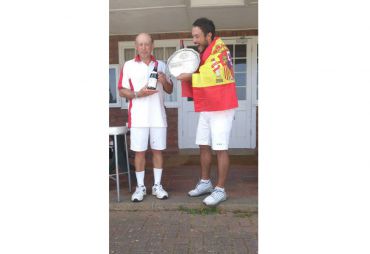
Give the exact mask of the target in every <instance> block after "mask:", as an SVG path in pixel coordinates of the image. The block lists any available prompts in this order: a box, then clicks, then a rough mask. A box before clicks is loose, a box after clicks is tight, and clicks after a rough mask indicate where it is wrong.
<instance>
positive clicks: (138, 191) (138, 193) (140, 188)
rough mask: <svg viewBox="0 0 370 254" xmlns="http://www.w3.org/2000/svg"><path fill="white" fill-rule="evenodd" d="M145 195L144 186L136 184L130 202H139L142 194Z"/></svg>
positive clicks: (142, 197)
mask: <svg viewBox="0 0 370 254" xmlns="http://www.w3.org/2000/svg"><path fill="white" fill-rule="evenodd" d="M145 195H146V188H145V186H137V187H136V189H135V192H134V194H132V196H131V201H132V202H141V201H143V199H144V196H145Z"/></svg>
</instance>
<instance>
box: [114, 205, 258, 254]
mask: <svg viewBox="0 0 370 254" xmlns="http://www.w3.org/2000/svg"><path fill="white" fill-rule="evenodd" d="M257 218H258V217H257V213H243V212H241V213H236V212H223V211H220V212H218V213H213V214H205V215H202V214H192V213H191V212H188V211H153V210H152V211H111V212H110V221H109V226H110V244H109V245H110V246H109V247H110V251H109V253H111V254H113V253H115V254H126V253H127V254H134V253H143V254H144V253H153V254H154V253H179V254H181V253H187V254H189V253H225V254H232V253H235V254H236V253H238V254H239V253H243V254H256V253H257V223H258V220H257Z"/></svg>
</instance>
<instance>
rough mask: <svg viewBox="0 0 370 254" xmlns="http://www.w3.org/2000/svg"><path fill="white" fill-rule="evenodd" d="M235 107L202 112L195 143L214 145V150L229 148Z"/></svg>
mask: <svg viewBox="0 0 370 254" xmlns="http://www.w3.org/2000/svg"><path fill="white" fill-rule="evenodd" d="M234 115H235V109H228V110H223V111H212V112H200V114H199V122H198V128H197V136H196V139H195V143H196V144H197V145H208V146H210V145H212V150H227V149H228V148H229V139H230V132H231V127H232V124H233V120H234Z"/></svg>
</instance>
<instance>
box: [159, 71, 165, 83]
mask: <svg viewBox="0 0 370 254" xmlns="http://www.w3.org/2000/svg"><path fill="white" fill-rule="evenodd" d="M158 81H159V83H161V84H165V83H166V82H167V79H166V75H165V74H164V73H163V72H161V71H159V72H158Z"/></svg>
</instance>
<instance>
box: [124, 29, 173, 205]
mask: <svg viewBox="0 0 370 254" xmlns="http://www.w3.org/2000/svg"><path fill="white" fill-rule="evenodd" d="M135 48H136V50H137V52H138V55H137V56H136V57H135V58H134V59H132V60H130V61H127V62H125V64H124V66H123V68H122V71H121V74H120V79H119V82H118V88H119V95H120V96H121V97H125V98H127V99H129V108H128V125H129V128H130V132H131V134H130V141H131V142H130V143H131V145H130V149H131V150H132V151H135V171H136V172H135V173H136V179H137V187H136V190H135V192H134V193H133V194H132V197H131V201H133V202H140V201H142V200H143V198H144V196H145V195H146V187H145V185H144V176H145V152H146V150H147V148H148V140H149V141H150V147H151V149H152V153H153V166H154V167H153V173H154V185H153V187H152V194H153V195H155V196H156V197H157V198H159V199H166V198H168V193H167V192H166V191H165V190H164V189H163V187H162V185H161V177H162V171H163V156H162V150H164V149H166V134H167V119H166V112H165V108H164V92H166V93H168V94H170V93H172V91H173V84H172V82H171V80H170V78H169V76H167V75H166V74H165V69H166V65H165V63H164V62H162V61H158V60H156V59H155V58H154V56H153V55H152V54H151V53H152V51H153V48H154V42H153V39H152V37H151V36H150V35H149V34H147V33H140V34H139V35H137V36H136V40H135ZM155 67H156V68H157V70H158V81H157V88H156V90H152V89H147V84H148V80H149V76H150V73H151V72H152V71H153V69H154V68H155Z"/></svg>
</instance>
